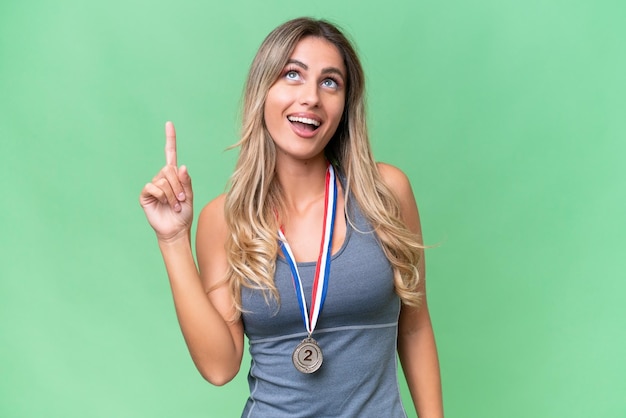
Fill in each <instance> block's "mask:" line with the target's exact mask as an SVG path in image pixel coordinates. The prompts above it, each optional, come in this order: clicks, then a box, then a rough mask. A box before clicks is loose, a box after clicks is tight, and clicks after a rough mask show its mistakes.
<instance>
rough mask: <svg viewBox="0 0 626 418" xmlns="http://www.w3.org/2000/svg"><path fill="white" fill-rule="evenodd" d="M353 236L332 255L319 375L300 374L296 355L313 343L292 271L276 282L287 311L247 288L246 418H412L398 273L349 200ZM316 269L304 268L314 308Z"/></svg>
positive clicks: (318, 335) (279, 266) (319, 336)
mask: <svg viewBox="0 0 626 418" xmlns="http://www.w3.org/2000/svg"><path fill="white" fill-rule="evenodd" d="M347 202H348V219H349V220H350V221H351V222H352V224H353V225H350V222H347V230H346V237H345V240H344V243H343V245H342V247H341V249H340V250H339V251H338V252H337V253H336V254H334V255H333V256H332V258H331V260H332V262H331V267H330V277H329V283H328V292H327V295H326V302H325V304H324V307H323V309H322V312H321V314H320V317H319V320H318V324H317V327H316V329H315V331H314V332H313V338H315V339H316V340H317V341H318V343H319V345H320V347H321V349H322V351H323V355H324V362H323V364H322V366H321V368H320V369H319V370H318V371H317V372H315V373H313V374H303V373H301V372H299V371H298V370H296V369H295V367H294V366H293V364H292V362H291V355H292V353H293V350H294V349H295V348H296V346H297V345H298V344H299V343H300V341H302V339H303V338H305V337H306V336H307V333H306V330H305V326H304V323H303V322H302V317H301V315H300V310H299V307H298V302H297V299H296V295H295V291H294V285H293V280H292V277H291V273H290V270H289V266H288V265H287V263H286V262H285V260H284V259H283V258H282V257H279V258H278V260H277V262H276V276H275V278H274V280H275V283H276V286H277V288H278V291H279V293H280V298H281V300H280V304H279V305H278V304H276V303H275V302H270V303H269V305H268V304H267V303H266V301H265V299H264V298H263V295H262V293H261V292H259V291H257V290H252V289H248V288H243V289H242V297H241V300H242V304H243V308H244V310H245V312H244V314H243V324H244V329H245V333H246V335H247V337H248V339H249V342H250V345H249V346H250V354H251V356H252V362H251V366H250V372H249V374H248V383H249V386H250V397H249V398H248V400H247V402H246V405H245V408H244V411H243V413H242V417H246V418H281V417H286V418H287V417H288V418H294V417H316V418H321V417H372V418H380V417H385V418H397V417H406V413H405V411H404V408H403V406H402V402H401V399H400V391H399V387H398V378H397V364H398V362H397V357H396V339H397V331H398V315H399V312H400V300H399V298H398V296H397V295H396V293H395V292H394V286H393V272H392V269H391V265H390V264H389V261H388V260H387V258H386V257H385V255H384V253H383V251H382V249H381V248H380V245H379V243H378V241H377V238H376V235H375V234H374V232H373V231H372V227H371V225H369V223H368V222H367V221H366V220H365V218H364V216H363V214H362V213H361V211H360V209H359V208H358V207H357V205H356V204H355V203H354V202H353V199H348V200H347ZM315 264H316V263H315V262H310V263H298V270H299V272H300V276H301V279H302V283H303V287H304V290H305V295H306V299H307V305H308V306H310V302H311V289H312V286H313V276H314V274H315Z"/></svg>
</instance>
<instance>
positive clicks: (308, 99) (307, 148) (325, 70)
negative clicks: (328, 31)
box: [264, 37, 347, 160]
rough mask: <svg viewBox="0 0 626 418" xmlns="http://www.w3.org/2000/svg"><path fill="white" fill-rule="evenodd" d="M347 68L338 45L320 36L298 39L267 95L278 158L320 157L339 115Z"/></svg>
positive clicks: (267, 114) (267, 119) (267, 113)
mask: <svg viewBox="0 0 626 418" xmlns="http://www.w3.org/2000/svg"><path fill="white" fill-rule="evenodd" d="M346 81H347V80H346V69H345V66H344V64H343V58H342V57H341V54H340V53H339V50H338V49H337V48H336V47H335V46H334V45H333V44H331V43H330V42H328V41H326V40H325V39H322V38H315V37H307V38H304V39H302V40H301V41H300V42H298V44H297V45H296V47H295V49H294V51H293V53H292V54H291V56H290V57H289V61H288V62H287V65H286V66H285V68H284V69H283V71H282V73H281V75H280V77H279V78H278V80H276V82H275V83H274V84H273V85H272V87H271V88H270V89H269V91H268V94H267V98H266V101H265V115H264V116H265V125H266V126H267V129H268V131H269V133H270V135H271V136H272V139H273V140H274V143H275V144H276V148H277V153H278V154H277V158H285V157H290V158H295V159H298V160H310V159H313V158H322V157H323V152H324V147H326V144H328V142H329V141H330V139H331V138H332V136H333V134H334V133H335V131H336V130H337V126H338V125H339V122H340V121H341V115H342V114H343V109H344V105H345V96H346V92H345V87H346Z"/></svg>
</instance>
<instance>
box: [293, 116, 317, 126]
mask: <svg viewBox="0 0 626 418" xmlns="http://www.w3.org/2000/svg"><path fill="white" fill-rule="evenodd" d="M287 119H289V120H290V121H291V122H300V123H306V124H309V125H313V126H320V123H319V122H318V121H316V120H315V119H309V118H300V117H297V116H288V117H287Z"/></svg>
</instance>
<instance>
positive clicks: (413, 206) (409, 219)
mask: <svg viewBox="0 0 626 418" xmlns="http://www.w3.org/2000/svg"><path fill="white" fill-rule="evenodd" d="M377 167H378V172H379V173H380V176H381V177H382V179H383V182H384V183H385V184H386V185H387V187H389V188H390V189H391V192H392V193H393V194H394V195H395V196H396V199H398V203H399V204H400V212H401V215H402V218H403V219H404V222H406V225H407V226H408V227H409V229H411V230H412V231H413V232H416V233H418V234H421V227H420V220H419V213H418V210H417V203H415V196H414V195H413V189H412V188H411V182H410V181H409V178H408V177H407V175H406V174H404V172H403V171H402V170H400V169H399V168H398V167H395V166H393V165H390V164H386V163H377Z"/></svg>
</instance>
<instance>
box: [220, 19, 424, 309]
mask: <svg viewBox="0 0 626 418" xmlns="http://www.w3.org/2000/svg"><path fill="white" fill-rule="evenodd" d="M305 37H318V38H322V39H325V40H326V41H328V42H330V43H331V44H333V45H334V46H335V47H336V48H337V49H338V51H339V52H340V54H341V55H342V57H343V60H344V65H345V68H346V70H347V83H346V89H347V91H346V103H345V106H344V111H343V115H342V118H341V121H340V123H339V126H338V127H337V131H336V132H335V134H334V135H333V137H332V139H331V140H330V142H329V143H328V145H327V146H326V149H325V153H326V157H327V158H328V160H329V161H331V162H332V164H334V165H335V166H336V167H337V168H338V169H339V170H340V171H341V172H342V173H343V175H344V176H345V178H346V184H345V199H346V207H347V199H348V197H349V196H353V197H354V199H355V200H356V202H357V204H358V205H359V207H360V208H361V210H362V212H363V214H364V215H365V217H366V218H367V219H368V220H369V221H370V223H371V224H372V226H373V228H374V230H375V232H376V234H377V237H378V239H379V241H380V243H381V246H382V248H383V251H384V253H385V255H386V257H387V258H388V260H389V262H390V263H391V265H392V267H393V272H394V284H395V290H396V293H397V294H398V295H399V296H400V298H401V300H402V302H403V303H404V304H406V305H410V306H418V305H419V302H420V297H421V295H420V292H419V291H418V284H419V281H420V277H419V273H418V269H417V265H418V262H419V255H420V249H421V248H423V246H422V245H420V241H419V237H418V236H416V234H414V233H412V232H411V231H410V230H409V229H408V228H407V227H406V225H405V224H404V223H403V222H402V220H401V218H400V207H399V203H398V201H397V199H396V197H395V196H394V195H393V193H392V192H391V191H390V190H389V188H388V187H387V186H386V185H385V183H384V182H383V180H382V178H381V176H380V175H379V172H378V169H377V167H376V163H375V161H374V158H373V156H372V152H371V148H370V144H369V138H368V133H367V124H366V118H365V98H364V94H365V77H364V74H363V68H362V67H361V63H360V61H359V58H358V56H357V54H356V52H355V50H354V48H353V47H352V45H351V43H350V41H349V40H348V39H347V38H346V37H345V36H344V35H343V33H342V32H341V31H340V30H339V29H338V28H337V27H336V26H334V25H333V24H331V23H329V22H327V21H324V20H314V19H310V18H298V19H294V20H290V21H288V22H286V23H284V24H282V25H280V26H279V27H277V28H276V29H274V30H273V31H272V32H271V33H270V34H269V35H268V36H267V38H265V40H264V41H263V43H262V44H261V46H260V47H259V50H258V52H257V54H256V56H255V58H254V60H253V62H252V65H251V67H250V72H249V74H248V79H247V81H246V85H245V90H244V97H243V115H242V132H241V139H240V140H239V142H238V143H237V144H235V145H234V147H237V146H238V147H240V152H239V159H238V161H237V164H236V167H235V171H234V173H233V175H232V177H231V179H230V187H229V191H228V192H227V195H226V201H225V215H226V222H227V225H228V228H229V231H230V235H229V238H228V241H227V243H226V253H227V259H228V272H227V275H226V278H225V279H226V281H227V283H228V285H229V287H230V290H231V292H232V295H233V300H234V304H235V307H236V310H237V312H238V313H239V314H240V313H241V312H242V311H243V308H242V306H241V298H240V294H241V288H242V286H245V287H249V288H253V289H258V290H261V291H263V294H264V296H265V298H266V301H268V302H269V300H270V299H274V300H276V301H277V302H279V301H280V298H279V295H278V291H277V289H276V286H275V284H274V272H275V269H276V264H275V263H276V257H277V254H278V234H277V231H278V227H279V225H278V221H277V216H276V214H277V212H278V214H279V215H280V214H281V213H282V211H283V210H284V206H283V197H282V192H281V187H280V183H279V182H278V179H277V177H276V175H275V164H276V148H275V145H274V142H273V140H272V138H271V136H270V134H269V132H268V130H267V128H266V126H265V118H264V111H263V110H264V106H265V100H266V97H267V93H268V91H269V89H270V87H271V86H272V85H273V84H274V83H275V82H276V80H277V79H278V77H279V76H280V74H281V72H282V70H283V68H284V67H285V65H287V61H288V59H289V57H290V55H291V54H292V52H293V50H294V48H295V47H296V45H297V44H298V42H299V41H300V40H301V39H303V38H305Z"/></svg>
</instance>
